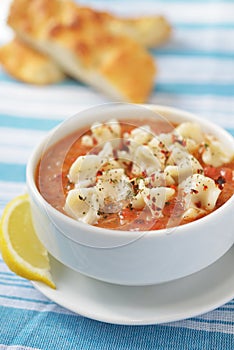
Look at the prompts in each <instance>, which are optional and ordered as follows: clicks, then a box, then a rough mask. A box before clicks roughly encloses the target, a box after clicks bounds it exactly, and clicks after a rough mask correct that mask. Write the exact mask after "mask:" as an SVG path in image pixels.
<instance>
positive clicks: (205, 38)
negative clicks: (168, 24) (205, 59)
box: [161, 6, 234, 53]
mask: <svg viewBox="0 0 234 350" xmlns="http://www.w3.org/2000/svg"><path fill="white" fill-rule="evenodd" d="M233 11H234V6H233ZM233 35H234V29H229V30H225V29H219V30H213V29H197V30H196V31H188V30H187V29H183V30H182V29H174V31H173V33H172V37H171V39H170V40H169V41H168V43H167V44H166V45H164V46H162V47H161V48H162V49H163V48H167V49H171V50H175V51H181V52H183V51H192V52H194V51H199V52H200V51H204V52H212V51H218V52H226V53H230V52H231V53H233V51H234V42H233V40H232V38H233Z"/></svg>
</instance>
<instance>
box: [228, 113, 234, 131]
mask: <svg viewBox="0 0 234 350" xmlns="http://www.w3.org/2000/svg"><path fill="white" fill-rule="evenodd" d="M233 115H234V114H233ZM226 130H227V131H228V132H229V133H230V134H231V135H232V136H234V129H227V128H226Z"/></svg>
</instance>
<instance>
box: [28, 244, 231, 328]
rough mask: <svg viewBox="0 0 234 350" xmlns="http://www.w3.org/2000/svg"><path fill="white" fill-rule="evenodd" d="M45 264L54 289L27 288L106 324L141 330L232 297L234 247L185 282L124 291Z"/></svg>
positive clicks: (55, 263) (55, 264)
mask: <svg viewBox="0 0 234 350" xmlns="http://www.w3.org/2000/svg"><path fill="white" fill-rule="evenodd" d="M50 259H51V271H52V276H53V279H54V282H55V283H56V286H57V289H56V290H53V289H51V288H49V287H47V286H46V285H44V284H42V283H39V282H33V285H34V286H35V287H36V288H37V289H38V290H39V291H41V292H42V293H43V294H44V295H46V296H47V297H48V298H49V299H51V300H53V301H54V302H56V303H57V304H59V305H61V306H63V307H65V308H67V309H69V310H72V311H74V312H76V313H78V314H80V315H83V316H86V317H89V318H92V319H95V320H99V321H103V322H108V323H116V324H125V325H146V324H157V323H164V322H171V321H177V320H181V319H185V318H189V317H193V316H196V315H199V314H202V313H205V312H208V311H210V310H213V309H215V308H217V307H219V306H221V305H223V304H225V303H226V302H228V301H230V300H231V299H232V298H233V297H234V269H233V266H234V246H233V247H232V248H231V249H230V250H229V251H228V252H227V253H226V254H225V255H224V256H223V257H222V258H221V259H219V260H218V261H217V262H216V263H214V264H212V265H211V266H209V267H208V268H206V269H204V270H202V271H200V272H198V273H195V274H193V275H191V276H189V277H185V278H181V279H179V280H176V281H173V282H168V283H163V284H159V285H154V286H146V287H126V286H119V285H113V284H109V283H105V282H100V281H97V280H95V279H92V278H89V277H86V276H83V275H81V274H79V273H78V272H75V271H73V270H71V269H69V268H67V267H65V266H64V265H63V264H61V263H60V262H58V261H57V260H55V259H54V258H52V257H51V258H50Z"/></svg>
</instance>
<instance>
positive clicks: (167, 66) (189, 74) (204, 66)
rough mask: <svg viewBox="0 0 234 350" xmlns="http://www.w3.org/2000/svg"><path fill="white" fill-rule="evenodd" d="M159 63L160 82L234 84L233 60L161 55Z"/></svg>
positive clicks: (158, 78)
mask: <svg viewBox="0 0 234 350" xmlns="http://www.w3.org/2000/svg"><path fill="white" fill-rule="evenodd" d="M233 37H234V32H233ZM157 64H158V76H157V81H158V82H160V83H174V82H175V83H178V82H180V83H201V84H202V83H210V84H212V83H223V84H225V83H230V84H234V64H233V61H229V60H228V61H225V62H224V61H223V60H216V59H209V58H198V57H175V56H164V57H161V56H159V57H158V58H157ZM233 86H234V85H233Z"/></svg>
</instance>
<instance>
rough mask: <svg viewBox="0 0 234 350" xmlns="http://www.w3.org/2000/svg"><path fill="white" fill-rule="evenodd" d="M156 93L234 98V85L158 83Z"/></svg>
mask: <svg viewBox="0 0 234 350" xmlns="http://www.w3.org/2000/svg"><path fill="white" fill-rule="evenodd" d="M155 91H157V92H163V93H168V94H185V95H203V96H204V95H214V96H234V84H215V83H213V84H212V83H208V84H206V83H204V84H199V83H198V84H195V83H194V84H193V83H179V82H178V83H158V84H157V83H156V87H155Z"/></svg>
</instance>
